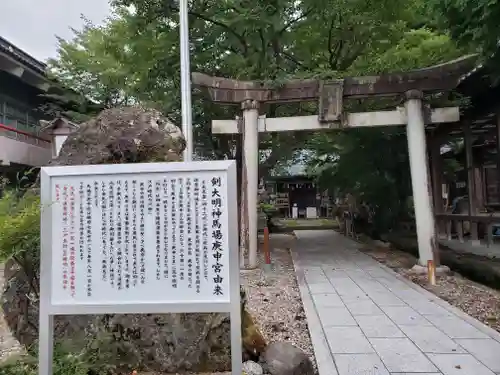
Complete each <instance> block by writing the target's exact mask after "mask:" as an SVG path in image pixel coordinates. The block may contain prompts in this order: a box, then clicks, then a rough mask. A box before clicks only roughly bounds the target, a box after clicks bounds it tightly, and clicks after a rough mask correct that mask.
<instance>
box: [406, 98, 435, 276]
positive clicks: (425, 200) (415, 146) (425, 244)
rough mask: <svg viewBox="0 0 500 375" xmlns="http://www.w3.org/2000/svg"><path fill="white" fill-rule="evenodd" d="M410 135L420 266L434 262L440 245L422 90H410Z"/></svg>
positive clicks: (408, 107) (407, 134) (408, 109)
mask: <svg viewBox="0 0 500 375" xmlns="http://www.w3.org/2000/svg"><path fill="white" fill-rule="evenodd" d="M405 107H406V115H407V118H408V124H407V125H406V136H407V138H408V154H409V159H410V172H411V183H412V189H413V205H414V207H415V221H416V226H417V241H418V254H419V262H420V265H422V266H425V267H427V262H428V261H433V262H434V251H435V250H436V249H435V246H436V239H435V226H434V214H433V212H432V202H431V198H430V196H429V178H428V175H427V147H426V141H425V122H424V114H423V108H422V93H420V92H419V91H413V90H412V91H409V92H407V93H406V103H405Z"/></svg>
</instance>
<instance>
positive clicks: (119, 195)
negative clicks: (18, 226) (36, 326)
mask: <svg viewBox="0 0 500 375" xmlns="http://www.w3.org/2000/svg"><path fill="white" fill-rule="evenodd" d="M236 190H237V189H236V164H235V162H234V161H210V162H189V163H181V162H179V163H148V164H111V165H85V166H63V167H44V168H42V169H41V198H42V199H41V201H42V218H41V242H42V243H41V272H40V274H41V282H40V284H41V291H40V292H41V296H40V297H41V298H40V299H41V300H40V374H43V375H49V374H50V373H51V372H50V371H49V372H47V371H46V369H47V368H49V367H50V364H51V362H52V355H51V351H50V353H46V350H48V349H44V348H42V347H43V346H45V347H49V346H50V348H52V335H53V332H52V319H53V316H54V315H64V314H103V313H110V314H119V313H123V314H125V313H144V314H146V313H170V312H172V313H178V312H185V313H190V312H192V313H194V312H229V313H230V314H231V331H232V334H231V337H232V339H231V340H232V342H231V345H232V357H233V371H235V370H236V371H239V372H235V373H238V374H241V369H240V368H241V328H240V327H241V326H240V321H241V320H240V319H241V317H240V290H239V288H240V282H239V256H238V237H237V236H238V218H237V198H236V197H237V192H236ZM45 326H46V327H47V328H46V329H45V328H44V327H45ZM47 340H49V341H50V342H47ZM235 345H236V347H235ZM237 352H239V355H238V353H237ZM235 353H236V354H235ZM42 362H43V363H42ZM238 363H239V367H238ZM235 366H236V367H235Z"/></svg>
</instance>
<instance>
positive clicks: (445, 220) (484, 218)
mask: <svg viewBox="0 0 500 375" xmlns="http://www.w3.org/2000/svg"><path fill="white" fill-rule="evenodd" d="M434 216H435V218H436V224H437V227H438V228H444V233H443V231H442V230H440V233H439V234H440V236H443V235H444V236H445V238H446V239H448V240H451V239H452V229H453V227H454V228H455V230H456V234H457V237H458V240H459V241H460V242H464V223H469V227H470V228H471V233H474V231H472V228H473V226H476V227H478V226H479V224H481V225H482V226H483V227H484V228H485V231H486V236H485V239H486V244H487V246H491V245H492V244H493V238H494V236H493V226H494V225H495V224H498V225H499V226H500V212H494V213H480V214H476V215H468V214H447V213H436V214H435V215H434ZM453 224H454V225H453ZM476 233H477V230H476ZM471 239H472V240H479V238H471Z"/></svg>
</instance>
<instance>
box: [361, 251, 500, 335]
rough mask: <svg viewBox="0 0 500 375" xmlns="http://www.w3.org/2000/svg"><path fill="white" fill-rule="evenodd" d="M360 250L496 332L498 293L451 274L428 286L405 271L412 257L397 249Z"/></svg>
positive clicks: (499, 326) (499, 328)
mask: <svg viewBox="0 0 500 375" xmlns="http://www.w3.org/2000/svg"><path fill="white" fill-rule="evenodd" d="M361 250H362V251H363V252H365V253H367V254H369V255H371V256H372V257H374V258H375V259H377V260H378V261H379V262H381V263H383V264H385V265H387V266H388V267H390V268H392V269H394V270H395V271H396V272H398V273H400V274H401V275H403V276H405V277H406V278H408V279H410V280H411V281H413V282H414V283H416V284H418V285H420V286H422V287H423V288H425V289H427V290H429V291H430V292H432V293H434V294H435V295H437V296H438V297H440V298H442V299H444V300H445V301H447V302H448V303H450V304H451V305H453V306H455V307H458V308H459V309H461V310H462V311H464V312H466V313H467V314H469V315H470V316H472V317H474V318H476V319H477V320H479V321H481V322H483V323H484V324H486V325H488V326H490V327H491V328H493V329H495V330H497V331H498V332H500V291H499V290H495V289H492V288H489V287H487V286H484V285H481V284H478V283H476V282H474V281H471V280H469V279H466V278H465V277H463V276H461V275H460V274H458V273H455V272H452V273H451V274H449V275H446V276H440V277H437V284H436V285H435V286H431V285H429V283H428V280H427V276H426V275H418V276H417V275H415V274H411V273H410V272H409V269H410V268H411V267H412V266H413V265H414V264H415V263H416V261H417V259H416V258H415V257H414V256H413V255H411V254H408V253H405V252H403V251H401V250H397V249H392V248H391V249H385V248H384V249H382V248H379V247H376V246H372V245H367V246H365V247H364V248H363V249H361Z"/></svg>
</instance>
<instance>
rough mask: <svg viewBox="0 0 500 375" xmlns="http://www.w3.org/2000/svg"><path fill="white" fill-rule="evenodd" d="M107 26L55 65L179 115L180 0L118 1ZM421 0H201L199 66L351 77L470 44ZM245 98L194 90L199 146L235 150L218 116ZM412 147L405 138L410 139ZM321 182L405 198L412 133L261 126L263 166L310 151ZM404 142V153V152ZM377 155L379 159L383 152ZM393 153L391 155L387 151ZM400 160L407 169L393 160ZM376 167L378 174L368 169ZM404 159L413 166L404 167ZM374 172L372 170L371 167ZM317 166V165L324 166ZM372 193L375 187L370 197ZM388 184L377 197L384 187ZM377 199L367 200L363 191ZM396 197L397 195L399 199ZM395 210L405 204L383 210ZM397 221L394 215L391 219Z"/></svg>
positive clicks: (84, 81)
mask: <svg viewBox="0 0 500 375" xmlns="http://www.w3.org/2000/svg"><path fill="white" fill-rule="evenodd" d="M113 4H114V9H115V12H116V14H115V15H114V17H113V18H110V19H109V20H108V22H107V23H106V24H105V25H104V26H102V27H95V26H92V25H90V24H87V25H86V27H85V28H84V29H83V30H82V31H75V39H74V40H70V41H63V40H61V41H60V56H59V58H58V59H56V60H55V61H52V67H53V71H54V74H56V75H57V76H58V78H59V79H61V80H62V81H63V82H65V83H66V84H67V85H68V86H70V87H76V88H77V89H78V90H82V91H83V92H85V93H86V94H87V95H88V96H90V97H92V98H94V99H95V100H96V101H98V102H100V103H105V104H106V105H120V104H123V103H134V102H140V103H146V104H150V105H153V106H155V107H156V108H158V109H160V110H162V111H163V112H164V113H166V114H167V115H168V116H170V117H171V119H172V120H173V121H174V122H175V123H178V124H180V83H179V77H180V67H179V34H178V8H177V7H178V5H177V4H178V2H177V1H173V0H115V1H114V3H113ZM428 9H429V7H428V4H427V3H426V2H424V1H423V0H403V1H402V2H397V3H395V2H394V1H389V0H370V1H366V0H341V1H339V0H327V1H326V2H325V1H321V2H320V1H319V0H304V1H301V2H297V1H292V0H272V1H269V0H258V1H253V2H249V1H247V0H225V1H221V0H193V1H191V2H190V9H189V25H190V39H191V46H190V48H191V70H192V71H200V72H204V73H206V74H211V75H217V76H225V77H233V78H241V79H253V80H261V81H267V82H273V83H274V84H276V85H278V86H279V85H280V84H281V83H282V82H283V81H284V80H287V79H289V78H291V77H313V76H315V77H343V76H346V75H364V74H378V73H383V72H388V71H402V70H408V69H413V68H419V67H423V66H429V65H432V64H437V63H442V62H445V61H447V60H450V59H452V58H455V57H458V56H460V55H461V54H462V53H463V51H462V50H460V49H458V48H457V47H456V45H455V43H454V42H453V41H451V40H450V38H449V37H448V36H447V35H446V34H444V33H440V32H439V30H438V29H437V26H436V22H435V21H434V20H435V19H436V17H429V16H428V14H427V15H426V12H428ZM396 105H398V102H397V101H395V100H392V101H391V100H384V101H379V102H377V103H372V102H370V103H367V102H363V103H357V102H349V103H346V106H347V109H356V110H369V109H373V108H393V107H394V106H396ZM316 111H317V108H316V105H315V103H308V104H302V105H296V104H293V105H292V104H282V105H270V106H269V107H268V108H266V112H267V114H268V116H290V115H295V116H297V115H303V114H315V113H316ZM238 113H239V108H234V107H225V106H219V105H213V104H212V103H210V101H209V100H207V99H206V98H204V96H203V95H202V94H201V93H199V92H197V91H194V97H193V122H194V125H195V126H194V131H195V142H196V146H197V147H196V148H197V151H198V153H199V154H201V155H203V156H204V157H208V158H224V157H235V156H236V158H237V159H238V156H239V155H235V149H241V148H236V147H235V146H236V145H237V144H238V138H239V137H237V136H235V137H217V138H214V137H212V134H211V130H210V122H211V120H212V119H215V118H232V117H234V116H235V115H237V114H238ZM403 146H404V147H403ZM304 148H307V149H309V151H310V152H309V153H308V154H307V155H308V156H307V158H308V159H309V166H310V167H311V168H312V169H314V170H316V171H321V173H320V176H321V179H320V180H321V181H323V182H324V183H325V184H327V185H332V184H335V186H336V187H338V188H340V189H342V190H347V189H354V188H356V189H357V191H358V192H359V194H360V195H364V196H365V197H368V196H370V199H373V200H378V201H377V202H376V205H378V206H379V207H386V203H385V202H384V201H383V198H384V199H385V198H386V197H387V195H385V196H384V194H386V192H387V190H385V193H384V189H385V188H386V187H387V186H389V185H391V188H397V189H400V191H399V190H398V192H397V194H396V195H397V196H398V197H401V198H400V199H399V198H398V202H399V200H403V199H404V198H405V197H407V196H408V194H409V191H408V189H409V188H408V186H409V177H408V174H407V172H401V168H402V166H403V165H406V164H405V163H407V156H406V153H407V151H406V138H405V136H404V131H402V130H401V129H399V130H397V131H396V130H393V129H389V130H385V129H374V130H373V131H370V130H365V131H359V132H353V131H350V132H346V133H327V132H324V133H322V134H315V135H309V134H300V133H290V134H274V135H262V136H261V149H262V150H263V152H262V161H261V175H262V176H266V175H267V173H268V171H269V170H270V169H272V168H277V167H279V166H283V165H287V164H288V163H289V162H290V161H291V160H294V159H297V158H304V153H303V152H301V151H300V150H302V149H304ZM395 152H397V154H396V156H395V154H394V153H395ZM374 155H376V158H374ZM384 160H385V161H384ZM394 160H398V161H400V164H398V165H399V167H398V165H396V164H394V163H393V161H394ZM373 168H376V173H375V172H373V173H368V171H371V170H372V169H373ZM404 169H407V168H404ZM365 172H366V173H365ZM318 173H319V172H318ZM370 194H371V195H370ZM376 194H379V197H378V198H376V197H375V196H372V195H376ZM366 199H368V198H366ZM391 204H392V203H391ZM386 211H390V213H391V215H393V216H394V215H395V212H396V211H398V209H390V210H385V211H384V212H386ZM388 221H391V220H388Z"/></svg>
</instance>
